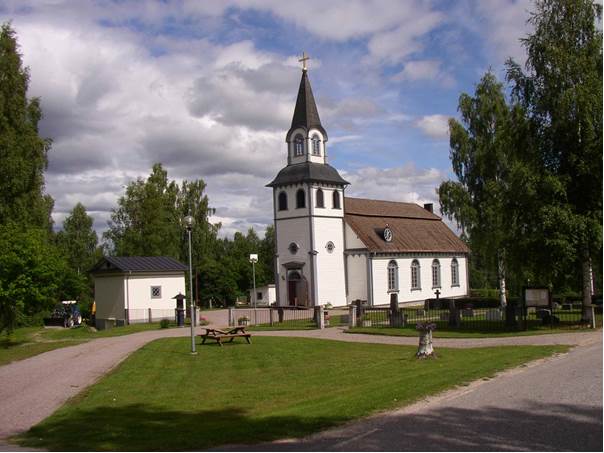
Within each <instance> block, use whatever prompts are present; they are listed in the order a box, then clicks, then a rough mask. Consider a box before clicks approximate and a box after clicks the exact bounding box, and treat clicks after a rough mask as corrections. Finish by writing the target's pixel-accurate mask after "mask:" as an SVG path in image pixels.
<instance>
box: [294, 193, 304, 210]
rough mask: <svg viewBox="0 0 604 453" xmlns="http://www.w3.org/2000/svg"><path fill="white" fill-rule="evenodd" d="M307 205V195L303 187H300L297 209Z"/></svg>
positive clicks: (297, 194) (297, 195)
mask: <svg viewBox="0 0 604 453" xmlns="http://www.w3.org/2000/svg"><path fill="white" fill-rule="evenodd" d="M305 207H306V195H305V193H304V190H303V189H298V191H297V192H296V209H300V208H305Z"/></svg>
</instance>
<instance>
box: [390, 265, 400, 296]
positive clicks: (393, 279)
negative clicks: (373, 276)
mask: <svg viewBox="0 0 604 453" xmlns="http://www.w3.org/2000/svg"><path fill="white" fill-rule="evenodd" d="M388 291H398V264H396V261H394V260H392V261H390V262H389V263H388Z"/></svg>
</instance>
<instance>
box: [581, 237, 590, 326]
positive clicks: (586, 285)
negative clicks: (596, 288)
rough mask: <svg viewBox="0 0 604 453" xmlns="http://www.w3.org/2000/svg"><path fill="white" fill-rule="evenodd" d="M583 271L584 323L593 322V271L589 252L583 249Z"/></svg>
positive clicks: (582, 318) (582, 317)
mask: <svg viewBox="0 0 604 453" xmlns="http://www.w3.org/2000/svg"><path fill="white" fill-rule="evenodd" d="M581 268H582V269H581V270H582V273H583V314H582V316H581V320H582V321H584V322H588V323H591V322H592V309H591V295H592V289H593V285H592V280H591V278H592V277H591V275H592V269H591V258H590V257H589V250H588V249H587V248H585V249H583V259H582V261H581Z"/></svg>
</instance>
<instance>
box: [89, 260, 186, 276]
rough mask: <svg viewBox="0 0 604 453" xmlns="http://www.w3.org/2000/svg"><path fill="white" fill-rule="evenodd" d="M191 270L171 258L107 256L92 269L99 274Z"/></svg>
mask: <svg viewBox="0 0 604 453" xmlns="http://www.w3.org/2000/svg"><path fill="white" fill-rule="evenodd" d="M187 269H189V268H188V267H187V266H185V265H184V264H182V263H181V262H180V261H178V260H176V259H174V258H171V257H169V256H106V257H104V258H103V259H101V261H99V262H98V263H97V264H96V266H94V268H93V269H92V272H93V273H99V272H112V271H113V272H174V271H186V270H187Z"/></svg>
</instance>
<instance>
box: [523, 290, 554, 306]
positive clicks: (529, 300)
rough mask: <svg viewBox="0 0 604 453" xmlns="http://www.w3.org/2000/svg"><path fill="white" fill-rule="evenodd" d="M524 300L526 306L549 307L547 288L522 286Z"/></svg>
mask: <svg viewBox="0 0 604 453" xmlns="http://www.w3.org/2000/svg"><path fill="white" fill-rule="evenodd" d="M524 302H525V304H526V306H527V307H549V306H550V292H549V288H524Z"/></svg>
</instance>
